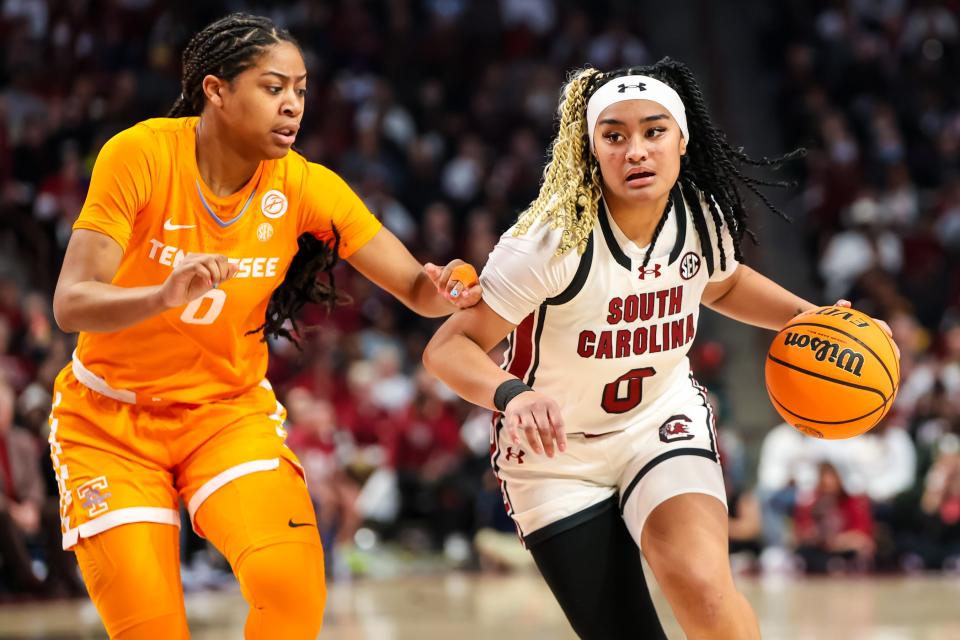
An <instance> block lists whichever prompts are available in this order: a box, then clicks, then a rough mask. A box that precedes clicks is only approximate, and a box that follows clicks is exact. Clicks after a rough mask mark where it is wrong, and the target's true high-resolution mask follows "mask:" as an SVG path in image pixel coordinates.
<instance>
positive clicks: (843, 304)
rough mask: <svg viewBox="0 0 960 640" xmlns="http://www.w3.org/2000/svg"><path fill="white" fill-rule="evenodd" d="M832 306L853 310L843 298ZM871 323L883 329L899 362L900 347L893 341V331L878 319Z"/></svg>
mask: <svg viewBox="0 0 960 640" xmlns="http://www.w3.org/2000/svg"><path fill="white" fill-rule="evenodd" d="M833 306H835V307H847V308H849V309H852V308H853V305H852V304H850V301H849V300H844V299H843V298H841V299H840V300H837V303H836V304H835V305H833ZM873 321H874V322H876V323H877V324H878V325H880V328H881V329H883V332H884V333H885V334H887V337H888V338H890V344H892V345H893V350H894V352H896V354H897V360H899V359H900V347H898V346H897V343H896V341H895V340H894V339H893V331H892V330H891V329H890V325H888V324H887V323H886V322H884V321H883V320H879V319H877V318H873Z"/></svg>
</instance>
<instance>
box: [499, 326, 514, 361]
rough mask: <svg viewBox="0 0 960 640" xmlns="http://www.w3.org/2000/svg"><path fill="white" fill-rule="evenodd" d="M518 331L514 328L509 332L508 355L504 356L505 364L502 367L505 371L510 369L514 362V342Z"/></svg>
mask: <svg viewBox="0 0 960 640" xmlns="http://www.w3.org/2000/svg"><path fill="white" fill-rule="evenodd" d="M516 333H517V330H516V328H514V330H513V331H511V332H510V333H508V334H507V356H506V358H504V361H503V365H502V366H501V367H500V368H501V369H503V370H504V371H510V365H511V364H513V356H514V349H513V346H514V342H516Z"/></svg>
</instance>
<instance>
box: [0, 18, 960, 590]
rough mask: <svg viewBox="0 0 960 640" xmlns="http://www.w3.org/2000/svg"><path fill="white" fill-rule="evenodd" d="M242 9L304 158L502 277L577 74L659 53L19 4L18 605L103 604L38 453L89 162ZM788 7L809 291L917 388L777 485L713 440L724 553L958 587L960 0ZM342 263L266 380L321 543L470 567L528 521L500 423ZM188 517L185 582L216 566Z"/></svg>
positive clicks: (479, 31) (6, 149)
mask: <svg viewBox="0 0 960 640" xmlns="http://www.w3.org/2000/svg"><path fill="white" fill-rule="evenodd" d="M241 8H242V9H246V10H249V11H252V12H259V13H264V14H267V15H270V16H271V17H272V18H273V19H274V20H275V21H277V22H278V23H279V24H281V25H283V26H285V27H287V28H290V29H291V30H292V32H293V33H294V35H295V36H296V37H297V38H298V39H299V41H300V43H301V45H302V47H303V50H304V53H305V56H306V59H307V63H308V66H309V69H310V79H309V95H308V100H307V111H306V114H305V116H304V122H303V128H302V130H301V136H300V138H299V139H298V142H297V148H298V149H299V150H300V152H301V153H303V154H304V155H306V156H307V157H308V158H309V159H311V160H313V161H316V162H320V163H323V164H325V165H327V166H329V167H331V168H332V169H334V170H336V171H337V172H339V173H340V174H341V175H342V176H343V177H344V178H345V179H346V180H347V181H348V182H349V183H350V184H351V186H352V187H353V188H354V189H355V190H356V191H357V192H358V193H359V194H360V196H361V197H362V198H363V199H364V201H365V202H366V203H367V205H368V206H369V208H370V209H371V210H372V211H373V212H374V213H375V214H376V215H377V216H378V217H380V218H381V219H382V220H383V221H384V223H385V224H386V225H387V226H388V227H389V228H390V229H391V230H392V231H393V232H394V233H395V234H396V235H397V236H399V237H400V238H401V239H402V240H403V242H404V243H406V244H407V246H409V247H410V248H411V250H412V251H413V252H414V254H415V255H416V256H417V257H418V258H419V259H420V260H421V261H432V262H435V263H441V264H442V263H444V262H446V261H447V260H449V259H451V258H453V257H461V258H463V259H465V260H468V261H470V262H472V263H473V264H475V265H477V266H478V267H479V266H482V265H483V264H484V262H485V261H486V257H487V254H488V253H489V251H490V250H491V248H492V247H493V245H494V244H495V242H496V239H497V237H498V234H499V233H500V232H502V230H503V229H505V228H506V227H507V226H508V225H509V224H510V222H511V221H512V219H513V218H514V217H515V215H516V213H517V212H518V211H519V210H520V209H522V208H523V207H524V206H525V205H526V204H528V203H529V202H530V201H531V200H532V199H533V197H534V196H535V194H536V191H537V188H538V184H539V180H540V176H541V172H542V168H543V165H544V162H545V150H546V147H547V143H548V141H549V139H550V137H551V135H552V132H553V127H554V125H555V120H554V109H555V107H556V100H557V97H558V89H559V87H560V85H561V83H562V81H563V79H564V75H565V72H566V71H567V70H569V69H572V68H574V67H577V66H582V65H583V64H584V63H587V62H589V63H591V64H593V65H595V66H598V67H601V68H613V67H617V66H623V65H627V64H640V63H645V62H651V61H652V58H651V53H650V52H648V50H647V48H646V46H645V45H644V42H643V40H642V35H643V31H642V27H643V24H641V22H640V19H639V16H637V15H636V13H635V12H632V11H631V10H630V7H629V3H619V2H615V1H612V0H611V1H610V2H592V3H577V2H571V1H567V0H499V1H497V2H483V3H480V2H471V1H470V0H395V1H391V2H376V3H355V2H339V3H315V2H307V1H305V0H299V1H291V2H285V3H279V4H277V3H269V4H268V3H263V4H262V5H261V4H258V3H256V2H249V1H248V2H239V1H229V2H227V1H224V2H210V3H202V4H198V3H189V2H183V1H180V0H177V1H174V2H157V1H154V0H112V1H108V0H101V1H91V2H72V1H69V2H68V1H66V0H0V41H2V42H3V43H4V44H3V46H2V47H0V597H2V594H8V595H10V594H17V593H25V592H29V593H32V594H36V595H42V594H53V595H70V594H76V593H81V592H82V585H80V584H79V582H78V580H77V576H76V572H75V571H72V570H71V569H72V566H71V564H70V563H71V561H72V560H71V558H72V556H71V555H70V554H65V553H63V552H62V551H59V526H58V523H57V491H56V483H55V480H54V479H53V472H52V468H51V464H50V461H49V456H48V453H47V451H46V436H47V433H48V429H49V428H48V425H47V415H48V413H49V406H50V401H51V398H50V389H51V387H52V382H53V379H54V377H55V376H56V374H57V372H58V371H59V369H60V368H61V367H62V366H63V365H64V364H65V363H66V362H67V361H68V360H69V356H70V353H71V350H72V346H73V340H74V338H73V336H68V335H64V334H63V333H61V332H60V331H59V330H58V329H57V327H56V325H55V324H54V323H53V321H52V315H51V310H50V306H51V305H50V297H51V293H52V290H53V287H54V285H55V281H56V276H57V272H58V268H59V264H60V260H61V258H62V255H63V251H64V249H65V246H66V242H67V240H68V238H69V234H70V228H71V224H72V222H73V220H74V219H75V217H76V215H77V213H78V212H79V210H80V208H81V205H82V203H83V200H84V196H85V192H86V186H87V182H88V180H89V176H90V170H91V168H92V165H93V162H94V160H95V158H96V155H97V152H98V150H99V148H100V146H101V145H102V144H103V142H104V141H105V140H107V139H108V138H109V137H110V136H112V135H113V134H115V133H116V132H118V131H119V130H121V129H123V128H125V127H127V126H129V125H131V124H132V123H134V122H137V121H139V120H141V119H144V118H147V117H153V116H162V115H164V114H165V113H166V112H167V111H168V109H169V108H170V106H172V104H173V101H174V99H175V98H176V96H177V95H178V94H179V91H180V89H179V52H180V51H182V49H183V46H184V45H185V43H186V41H187V39H188V38H189V37H190V35H191V34H192V33H194V32H195V31H196V30H197V29H199V28H200V27H202V26H203V25H204V24H206V23H208V22H209V21H210V20H212V19H215V18H216V17H219V16H221V15H223V14H225V13H227V12H228V11H231V10H236V9H241ZM778 15H779V18H778V21H777V24H776V25H775V26H773V27H772V28H771V31H770V32H769V33H768V34H767V37H766V38H765V39H764V45H763V46H765V47H767V48H768V49H769V53H770V54H771V55H769V56H768V59H769V60H771V61H772V64H773V67H772V68H771V69H770V70H769V71H770V72H771V73H772V74H775V75H777V76H778V77H780V78H782V86H781V90H780V94H779V102H778V103H777V104H775V105H774V104H772V105H771V110H773V111H775V112H776V113H778V114H781V119H780V122H779V124H780V126H781V128H782V132H783V140H784V146H785V148H792V147H793V146H805V147H808V148H809V149H810V152H809V154H808V156H807V159H806V160H805V165H804V166H803V167H802V169H801V172H802V174H803V175H801V176H799V177H800V178H801V184H802V202H803V205H802V211H801V213H800V214H799V215H798V217H797V220H796V221H795V224H796V225H798V226H799V228H800V229H801V230H802V231H803V237H804V241H805V246H806V248H807V251H808V254H809V257H810V262H809V264H810V265H811V273H810V277H811V278H813V279H815V280H816V281H817V282H818V283H819V284H820V285H822V289H823V292H824V293H823V298H824V299H836V298H837V297H840V296H845V297H848V298H850V299H852V300H853V302H854V305H855V306H856V307H858V308H860V309H863V310H864V311H866V312H868V313H870V314H872V315H876V316H877V317H880V318H884V319H886V320H887V321H888V322H889V323H890V324H891V326H893V328H894V332H895V336H896V339H897V341H898V343H899V345H900V348H901V350H902V353H903V361H902V370H903V378H904V384H903V387H902V389H901V393H900V395H899V397H898V398H897V402H896V404H895V406H894V410H893V411H892V413H891V416H890V417H889V418H888V419H887V420H886V421H885V422H884V423H883V424H882V425H881V426H879V427H878V428H877V429H875V430H874V431H873V432H871V433H870V434H868V435H866V436H863V437H861V438H857V439H855V440H851V441H849V442H844V443H835V442H829V443H827V442H820V441H816V440H812V439H810V438H806V437H804V436H801V435H800V434H799V433H797V432H795V431H794V430H792V429H791V428H790V427H787V426H783V425H782V426H779V427H776V428H774V429H772V430H771V431H770V433H769V435H768V436H767V437H766V439H765V441H764V444H763V447H762V449H761V452H760V459H759V469H758V470H757V472H756V474H754V470H753V468H752V465H750V464H749V463H748V462H747V460H749V459H750V456H749V455H747V454H746V453H745V452H743V450H742V448H740V447H738V446H737V439H736V437H735V436H736V426H735V425H721V428H722V429H724V430H725V431H727V432H728V433H729V434H730V437H728V438H727V439H726V446H725V449H724V451H725V454H726V456H725V457H726V459H727V473H728V478H729V486H728V493H729V500H730V512H731V539H732V545H733V547H734V550H735V551H737V552H738V555H739V552H744V553H746V554H749V558H750V559H749V560H747V562H746V564H745V565H744V566H746V567H749V568H758V567H762V568H764V569H769V570H778V569H787V570H791V571H799V570H801V569H803V568H806V569H807V570H809V571H868V570H892V571H900V570H919V569H923V568H928V569H941V568H947V569H950V568H953V569H958V568H960V561H958V558H960V406H958V405H960V400H958V398H960V393H958V391H960V260H958V252H960V94H958V91H960V86H958V85H957V83H956V81H955V79H956V78H957V77H960V33H958V30H960V18H958V3H957V2H956V1H955V0H954V1H952V2H951V1H946V2H933V1H917V2H910V1H908V0H886V1H876V2H870V1H867V0H847V1H830V2H827V1H818V2H805V1H802V0H793V1H790V2H784V3H783V10H782V12H781V13H779V14H778ZM334 273H335V277H336V284H337V287H338V288H339V289H341V290H342V291H344V292H347V293H348V294H349V295H350V296H351V297H352V302H351V303H350V304H347V305H342V306H339V307H337V308H336V309H334V310H333V312H332V313H330V314H327V312H326V311H325V310H323V309H309V310H308V311H307V312H306V316H305V317H304V318H303V324H304V325H316V328H315V329H313V330H306V331H303V332H301V334H300V348H298V347H296V346H294V345H293V344H291V343H290V342H288V341H285V340H280V341H272V342H271V343H270V345H269V346H270V350H271V365H270V370H269V372H268V376H269V378H270V379H271V381H272V382H273V384H274V387H275V388H276V389H278V392H279V394H280V396H281V399H282V401H283V402H284V404H285V406H286V407H287V410H288V412H289V413H288V421H287V429H288V432H289V440H288V442H289V444H290V446H291V447H292V448H293V449H294V450H295V451H296V452H297V454H298V455H299V456H300V459H301V461H302V462H303V464H304V467H305V469H306V473H307V477H308V480H309V486H310V489H311V494H312V496H313V498H314V500H315V503H316V505H317V513H318V517H319V521H320V525H321V533H322V536H323V539H324V542H325V544H326V545H327V548H328V550H333V549H337V550H344V551H343V554H342V556H341V555H337V553H334V552H331V551H328V553H329V554H330V555H331V557H334V556H335V557H334V561H332V562H329V563H328V564H329V567H330V570H331V571H333V572H335V573H336V572H338V571H342V572H343V573H344V574H349V573H350V571H351V570H357V569H358V567H357V565H355V564H351V560H350V550H351V549H356V548H358V547H359V548H367V549H369V548H370V547H371V546H372V545H374V544H376V543H377V541H383V540H386V541H394V542H396V543H398V544H401V545H404V546H405V547H407V548H412V549H414V550H419V551H437V552H443V553H445V554H446V555H447V556H448V557H451V558H454V559H456V560H457V561H458V562H461V563H466V564H470V563H472V562H475V561H476V557H475V553H474V552H475V548H474V547H473V545H472V542H473V540H474V539H476V540H478V541H480V540H484V539H487V538H484V537H482V536H477V537H476V538H475V537H474V536H475V534H477V532H480V531H483V532H485V533H486V532H489V531H503V532H510V531H511V525H510V522H509V519H508V518H507V517H506V515H505V513H504V510H503V508H502V500H501V498H500V496H499V489H498V487H497V483H496V480H495V479H494V477H493V476H492V473H491V472H490V470H489V462H488V453H489V427H490V420H489V414H488V413H487V412H485V411H480V410H476V409H473V408H472V407H470V406H468V405H466V404H465V403H463V402H461V401H459V400H457V399H455V398H454V396H453V395H452V393H451V392H450V391H449V390H448V389H446V388H445V387H444V386H443V385H441V384H439V383H438V382H437V381H436V380H435V379H433V378H432V377H431V376H429V375H428V374H427V373H425V372H424V371H423V369H422V367H421V366H420V355H421V353H422V350H423V347H424V345H425V344H426V341H427V340H428V339H429V336H430V335H431V333H432V330H433V328H434V327H435V326H436V325H435V322H434V321H427V320H423V319H420V318H418V317H416V316H415V315H413V314H412V313H410V312H409V311H408V310H406V309H405V308H403V307H402V306H401V305H399V304H398V303H397V302H396V301H394V300H393V299H392V298H390V297H389V296H388V295H387V294H385V293H383V292H381V291H379V290H378V289H377V288H376V287H374V286H373V285H371V284H370V283H369V282H367V281H366V280H364V279H363V278H362V277H360V276H359V275H358V274H356V273H355V272H353V271H352V270H350V269H349V268H346V267H345V266H344V265H340V266H338V267H337V269H336V270H335V272H334ZM694 356H695V367H696V368H697V371H698V375H701V376H704V377H705V378H706V379H705V380H704V381H705V382H707V383H708V386H709V379H710V378H711V377H712V378H715V379H716V380H718V381H719V380H721V379H722V348H721V347H719V346H718V345H717V344H714V343H710V342H704V343H702V344H698V345H697V347H696V352H695V354H694ZM754 476H756V482H754V481H753V478H754ZM189 529H190V527H189V526H185V527H184V528H183V532H184V533H183V536H184V537H183V548H184V561H185V564H184V566H185V567H188V566H190V561H191V558H190V557H189V556H190V555H191V554H193V553H194V552H195V551H197V550H198V549H199V550H201V551H203V552H204V553H205V552H206V550H205V549H204V548H203V545H202V544H201V543H198V541H197V540H196V539H195V538H191V535H190V534H189ZM476 546H481V545H480V544H479V543H478V544H477V545H476ZM490 548H491V549H494V551H491V554H492V555H496V552H495V549H497V548H499V549H502V545H501V546H500V547H497V545H495V544H493V545H490ZM508 556H509V553H506V554H503V555H502V557H508ZM509 557H511V558H514V559H515V556H509ZM757 558H759V560H758V559H757Z"/></svg>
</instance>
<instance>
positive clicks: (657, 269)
mask: <svg viewBox="0 0 960 640" xmlns="http://www.w3.org/2000/svg"><path fill="white" fill-rule="evenodd" d="M648 275H652V276H653V277H654V278H659V277H660V265H658V264H655V265H653V269H644V268H643V267H640V279H641V280H646V279H647V276H648Z"/></svg>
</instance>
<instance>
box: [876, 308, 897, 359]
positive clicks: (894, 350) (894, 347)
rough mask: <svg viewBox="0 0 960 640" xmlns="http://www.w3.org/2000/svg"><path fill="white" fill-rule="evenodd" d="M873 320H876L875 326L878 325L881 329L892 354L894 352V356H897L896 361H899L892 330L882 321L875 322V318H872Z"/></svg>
mask: <svg viewBox="0 0 960 640" xmlns="http://www.w3.org/2000/svg"><path fill="white" fill-rule="evenodd" d="M874 320H876V322H877V324H878V325H880V328H881V329H883V332H884V333H885V334H887V337H889V338H890V345H891V346H893V352H894V353H895V354H897V360H899V359H900V347H898V346H897V343H896V342H894V341H893V330H892V329H890V325H888V324H887V323H886V322H884V321H883V320H877V319H876V318H874Z"/></svg>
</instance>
